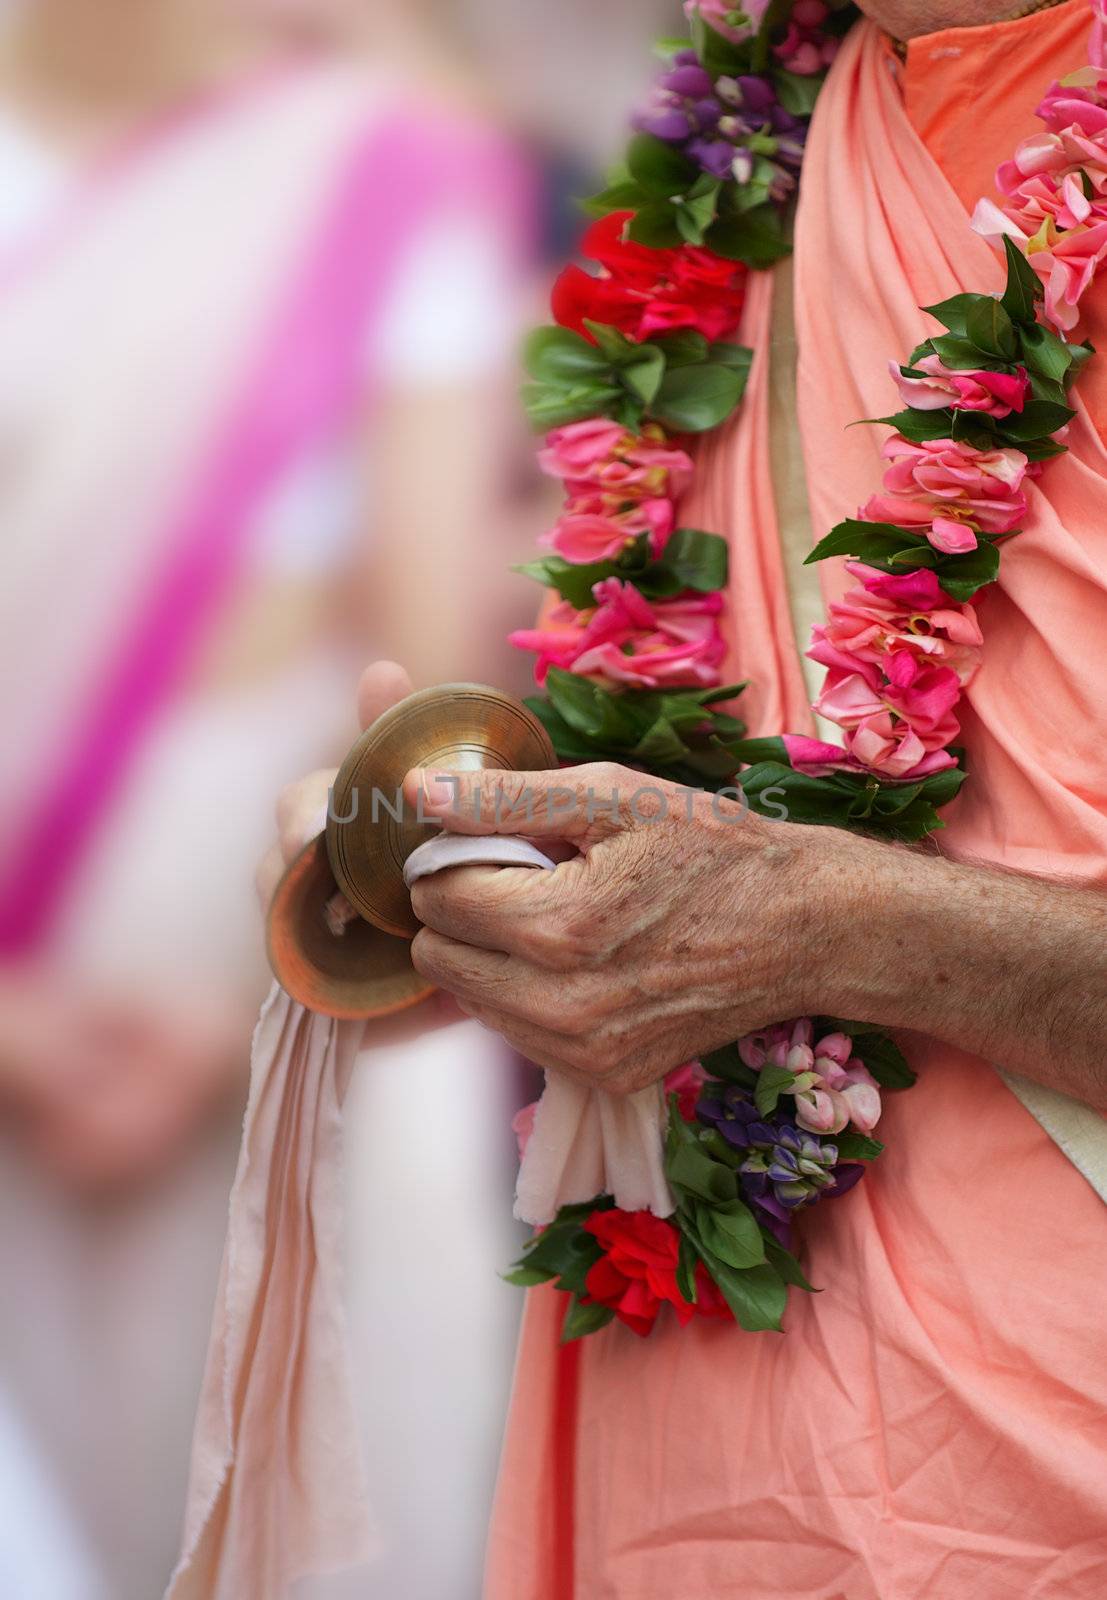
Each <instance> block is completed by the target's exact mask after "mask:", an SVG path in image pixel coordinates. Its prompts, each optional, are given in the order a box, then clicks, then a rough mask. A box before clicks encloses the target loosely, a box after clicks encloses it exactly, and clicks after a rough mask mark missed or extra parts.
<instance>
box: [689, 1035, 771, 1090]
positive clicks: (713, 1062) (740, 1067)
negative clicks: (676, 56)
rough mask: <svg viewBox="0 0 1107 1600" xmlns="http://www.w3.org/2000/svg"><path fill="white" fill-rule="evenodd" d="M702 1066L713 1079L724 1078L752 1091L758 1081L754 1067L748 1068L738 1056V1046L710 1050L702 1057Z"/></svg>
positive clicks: (724, 1046)
mask: <svg viewBox="0 0 1107 1600" xmlns="http://www.w3.org/2000/svg"><path fill="white" fill-rule="evenodd" d="M700 1066H701V1067H702V1068H703V1070H704V1071H705V1072H706V1073H707V1074H708V1076H709V1077H712V1078H723V1079H725V1080H726V1082H727V1083H738V1084H741V1086H742V1087H743V1088H744V1089H752V1088H753V1087H754V1085H755V1083H756V1081H757V1073H756V1072H755V1070H754V1068H753V1067H747V1066H746V1063H745V1062H744V1061H743V1060H742V1058H741V1056H740V1055H739V1054H738V1046H737V1045H736V1044H725V1045H723V1046H722V1048H721V1049H719V1050H709V1051H708V1052H707V1054H706V1055H701V1056H700Z"/></svg>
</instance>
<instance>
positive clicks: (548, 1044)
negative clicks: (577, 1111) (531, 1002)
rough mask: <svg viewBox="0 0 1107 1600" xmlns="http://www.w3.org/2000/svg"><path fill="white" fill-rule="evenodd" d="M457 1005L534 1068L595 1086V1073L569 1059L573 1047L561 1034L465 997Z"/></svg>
mask: <svg viewBox="0 0 1107 1600" xmlns="http://www.w3.org/2000/svg"><path fill="white" fill-rule="evenodd" d="M457 1005H458V1007H459V1009H460V1010H461V1011H462V1012H463V1013H464V1015H465V1016H467V1017H471V1018H472V1019H473V1020H474V1021H475V1022H479V1023H480V1024H481V1025H482V1027H485V1028H490V1029H491V1030H492V1032H493V1033H498V1034H499V1036H500V1038H501V1039H504V1040H505V1041H506V1042H507V1043H508V1044H509V1045H510V1046H511V1048H512V1049H513V1050H517V1051H518V1052H519V1054H520V1055H521V1056H525V1057H526V1059H527V1060H528V1061H532V1062H533V1063H534V1065H535V1066H536V1067H542V1068H544V1069H545V1071H547V1072H557V1073H560V1074H561V1075H562V1076H563V1077H566V1078H571V1079H572V1080H573V1082H574V1083H580V1084H583V1085H584V1086H585V1087H586V1088H589V1089H594V1088H595V1087H596V1074H595V1073H594V1072H590V1071H589V1070H588V1068H587V1067H582V1066H580V1065H579V1064H578V1063H577V1062H576V1061H573V1060H570V1059H569V1057H568V1054H567V1052H570V1051H571V1050H572V1049H573V1048H574V1046H573V1041H572V1040H570V1039H568V1038H566V1037H565V1036H564V1035H562V1034H558V1033H554V1032H553V1031H552V1030H551V1029H549V1028H543V1027H541V1026H539V1025H537V1024H535V1023H532V1022H521V1021H520V1020H519V1019H518V1018H517V1017H512V1016H509V1015H508V1014H507V1013H506V1012H502V1011H496V1010H494V1009H493V1008H492V1007H490V1006H478V1005H474V1004H471V1003H470V1002H469V1001H465V1000H459V1001H458V1002H457Z"/></svg>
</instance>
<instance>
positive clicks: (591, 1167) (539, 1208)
mask: <svg viewBox="0 0 1107 1600" xmlns="http://www.w3.org/2000/svg"><path fill="white" fill-rule="evenodd" d="M458 866H526V867H537V868H539V869H541V870H545V871H547V872H552V871H554V869H555V863H554V862H552V861H551V860H550V859H549V857H548V856H544V855H543V854H542V852H541V851H540V850H538V849H537V848H536V847H535V846H534V845H533V844H530V843H529V842H528V841H527V840H526V839H514V838H508V837H505V836H502V835H499V834H493V835H489V836H487V837H484V838H475V837H472V836H468V835H463V834H447V833H443V834H440V835H438V836H437V837H436V838H434V839H429V840H428V841H427V843H426V844H422V845H420V846H419V848H418V849H417V850H414V851H412V853H411V855H410V856H409V857H408V859H407V862H406V864H405V867H404V881H405V882H406V883H407V885H408V887H409V888H410V887H411V885H412V884H413V883H416V882H418V880H419V879H420V878H424V877H426V876H428V875H429V874H430V873H432V872H441V871H442V870H444V869H445V868H446V867H458ZM664 1131H665V1098H664V1092H663V1090H662V1086H661V1084H660V1083H654V1084H651V1085H650V1086H649V1087H648V1088H646V1089H639V1090H638V1091H637V1093H635V1094H630V1095H610V1094H607V1093H605V1092H604V1090H602V1089H593V1088H591V1087H589V1086H588V1085H587V1084H582V1083H577V1082H576V1081H575V1080H574V1079H572V1078H567V1077H565V1076H564V1074H563V1073H560V1072H547V1073H546V1086H545V1088H544V1089H543V1091H542V1098H541V1100H540V1101H539V1103H538V1110H537V1112H536V1114H535V1119H534V1128H533V1131H532V1133H531V1136H530V1139H529V1141H528V1143H527V1147H526V1151H525V1153H524V1155H523V1162H522V1165H521V1167H520V1169H519V1181H518V1184H517V1185H516V1190H515V1215H516V1216H517V1217H518V1218H519V1219H520V1220H521V1221H523V1222H529V1223H530V1224H531V1225H532V1226H535V1227H541V1226H542V1225H544V1224H545V1223H547V1222H552V1221H553V1219H554V1217H555V1216H556V1215H557V1211H558V1207H559V1206H564V1205H577V1204H579V1203H581V1202H583V1201H585V1200H591V1199H592V1198H593V1196H594V1195H597V1194H610V1195H611V1196H613V1198H614V1200H615V1204H616V1205H617V1206H620V1207H621V1208H622V1209H623V1210H624V1211H652V1212H653V1213H654V1215H655V1216H658V1217H667V1216H669V1215H670V1214H671V1213H672V1211H673V1210H674V1202H673V1196H672V1192H671V1191H670V1189H669V1185H668V1183H667V1181H666V1178H665V1151H664Z"/></svg>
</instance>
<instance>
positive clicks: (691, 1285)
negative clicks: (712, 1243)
mask: <svg viewBox="0 0 1107 1600" xmlns="http://www.w3.org/2000/svg"><path fill="white" fill-rule="evenodd" d="M699 1259H700V1256H699V1251H698V1250H697V1249H696V1246H695V1244H694V1243H693V1241H692V1239H691V1238H690V1237H689V1235H688V1234H687V1233H686V1232H685V1231H684V1229H683V1228H682V1229H681V1230H680V1249H679V1253H678V1255H677V1268H676V1281H677V1288H678V1289H679V1290H680V1292H681V1294H682V1295H683V1296H684V1298H685V1300H687V1302H688V1304H689V1305H690V1306H694V1305H695V1303H696V1263H697V1262H698V1261H699Z"/></svg>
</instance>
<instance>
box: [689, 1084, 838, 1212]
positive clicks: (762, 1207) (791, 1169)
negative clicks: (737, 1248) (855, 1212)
mask: <svg viewBox="0 0 1107 1600" xmlns="http://www.w3.org/2000/svg"><path fill="white" fill-rule="evenodd" d="M793 1105H794V1102H792V1101H790V1100H789V1101H782V1102H781V1103H780V1104H779V1105H778V1106H777V1109H776V1110H775V1111H773V1113H772V1114H771V1115H770V1116H767V1117H764V1116H762V1115H761V1113H760V1112H759V1111H758V1109H757V1107H756V1105H755V1104H754V1100H753V1096H752V1094H751V1093H750V1091H749V1090H748V1089H744V1088H742V1087H741V1086H740V1085H739V1084H734V1083H714V1082H713V1083H711V1084H709V1085H708V1086H707V1087H706V1088H705V1089H704V1091H703V1093H702V1094H701V1095H700V1098H699V1100H698V1102H697V1104H696V1116H697V1118H698V1119H699V1121H700V1122H702V1123H705V1124H706V1125H707V1126H708V1127H710V1128H715V1129H716V1130H717V1131H718V1133H719V1134H720V1135H721V1136H722V1138H723V1139H725V1141H726V1142H727V1144H728V1145H730V1147H731V1148H732V1149H733V1150H735V1151H738V1152H741V1153H742V1154H743V1156H744V1159H743V1160H742V1162H741V1165H740V1166H739V1168H738V1181H739V1183H740V1185H741V1189H742V1194H743V1198H744V1199H745V1200H746V1201H747V1202H748V1203H749V1204H750V1205H751V1206H752V1207H753V1209H754V1211H755V1212H756V1213H757V1215H758V1218H759V1220H760V1221H761V1222H763V1223H764V1225H765V1226H766V1227H767V1228H768V1229H769V1230H770V1232H772V1233H773V1235H774V1236H775V1237H776V1238H777V1239H779V1240H780V1242H781V1243H782V1244H787V1233H788V1224H789V1222H790V1219H791V1217H792V1215H793V1214H794V1213H795V1212H796V1211H798V1210H799V1209H800V1208H801V1207H802V1206H806V1205H812V1204H814V1202H815V1201H816V1200H819V1199H820V1198H822V1197H823V1196H824V1195H825V1196H828V1197H829V1196H830V1195H835V1196H837V1195H839V1194H844V1193H845V1191H846V1189H848V1188H851V1187H852V1186H853V1184H854V1183H856V1182H857V1178H858V1177H859V1176H860V1175H861V1172H860V1171H858V1172H857V1173H856V1175H855V1171H854V1169H855V1166H856V1164H855V1163H849V1164H845V1163H844V1164H843V1166H842V1168H841V1170H840V1172H839V1170H838V1166H837V1163H838V1147H837V1145H836V1144H834V1143H833V1141H831V1140H828V1139H820V1138H819V1137H818V1135H816V1134H813V1133H808V1132H807V1131H806V1130H805V1129H803V1128H800V1127H798V1126H797V1124H796V1121H795V1117H794V1115H793ZM861 1170H862V1171H863V1169H861Z"/></svg>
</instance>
